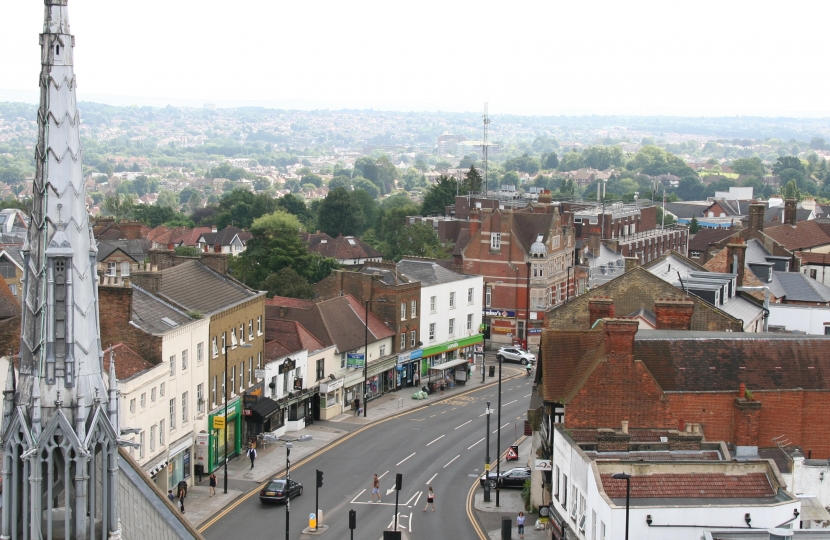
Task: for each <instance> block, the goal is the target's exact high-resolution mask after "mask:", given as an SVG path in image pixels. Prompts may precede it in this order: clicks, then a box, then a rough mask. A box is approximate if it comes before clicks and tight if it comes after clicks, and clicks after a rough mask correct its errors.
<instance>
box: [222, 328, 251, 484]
mask: <svg viewBox="0 0 830 540" xmlns="http://www.w3.org/2000/svg"><path fill="white" fill-rule="evenodd" d="M222 337H223V338H224V339H225V346H224V347H222V348H223V349H225V384H224V385H223V387H224V388H223V389H224V392H223V394H225V395H224V396H223V397H224V400H225V465H224V468H225V478H224V482H223V483H224V489H223V491H224V493H225V494H227V493H228V341H227V335H223V336H222ZM239 346H240V347H242V348H243V349H250V348H251V344H250V343H241V344H240V345H239ZM234 382H236V381H234Z"/></svg>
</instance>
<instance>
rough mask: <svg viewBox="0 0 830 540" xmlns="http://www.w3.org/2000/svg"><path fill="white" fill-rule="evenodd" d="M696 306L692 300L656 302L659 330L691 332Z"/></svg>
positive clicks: (663, 300)
mask: <svg viewBox="0 0 830 540" xmlns="http://www.w3.org/2000/svg"><path fill="white" fill-rule="evenodd" d="M694 311H695V304H694V302H692V301H691V299H686V300H674V299H667V298H662V299H658V300H655V301H654V316H655V318H656V320H657V330H691V328H692V315H693V314H694Z"/></svg>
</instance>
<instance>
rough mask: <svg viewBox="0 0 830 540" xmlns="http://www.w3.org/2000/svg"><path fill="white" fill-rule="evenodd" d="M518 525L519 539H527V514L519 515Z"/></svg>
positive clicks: (517, 518) (521, 513)
mask: <svg viewBox="0 0 830 540" xmlns="http://www.w3.org/2000/svg"><path fill="white" fill-rule="evenodd" d="M516 525H518V526H519V538H524V537H525V513H524V512H519V515H518V516H517V517H516Z"/></svg>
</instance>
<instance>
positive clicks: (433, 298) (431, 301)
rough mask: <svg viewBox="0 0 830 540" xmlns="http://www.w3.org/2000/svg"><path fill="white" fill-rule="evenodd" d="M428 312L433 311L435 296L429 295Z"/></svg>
mask: <svg viewBox="0 0 830 540" xmlns="http://www.w3.org/2000/svg"><path fill="white" fill-rule="evenodd" d="M429 312H430V313H435V297H434V296H430V297H429Z"/></svg>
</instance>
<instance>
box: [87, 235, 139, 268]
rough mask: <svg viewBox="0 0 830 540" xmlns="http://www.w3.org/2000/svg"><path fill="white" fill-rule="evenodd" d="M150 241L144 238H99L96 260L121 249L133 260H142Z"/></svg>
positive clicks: (101, 259) (100, 259)
mask: <svg viewBox="0 0 830 540" xmlns="http://www.w3.org/2000/svg"><path fill="white" fill-rule="evenodd" d="M150 245H151V242H150V241H149V240H148V239H146V238H141V239H138V240H124V239H119V240H99V241H98V257H97V260H98V262H101V261H103V260H104V259H106V258H107V257H109V256H110V255H112V254H113V253H115V252H116V251H119V250H120V251H122V252H123V253H124V254H126V255H127V256H129V257H130V258H131V259H132V260H134V261H135V262H143V261H144V259H146V258H147V253H149V251H150Z"/></svg>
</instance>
